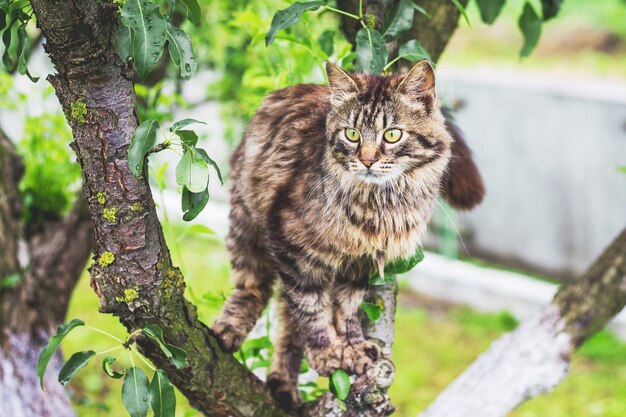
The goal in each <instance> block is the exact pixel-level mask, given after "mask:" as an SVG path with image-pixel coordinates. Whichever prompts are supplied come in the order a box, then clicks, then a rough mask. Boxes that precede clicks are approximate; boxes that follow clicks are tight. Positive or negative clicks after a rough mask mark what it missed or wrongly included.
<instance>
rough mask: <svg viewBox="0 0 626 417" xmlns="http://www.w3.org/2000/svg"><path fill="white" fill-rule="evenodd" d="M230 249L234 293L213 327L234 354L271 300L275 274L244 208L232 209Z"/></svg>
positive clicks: (221, 342) (228, 239)
mask: <svg viewBox="0 0 626 417" xmlns="http://www.w3.org/2000/svg"><path fill="white" fill-rule="evenodd" d="M230 224H231V226H230V230H229V234H228V238H227V246H228V250H229V252H230V255H231V266H232V273H231V274H232V275H231V276H232V278H233V280H234V282H235V290H234V291H233V293H232V294H231V296H230V297H229V298H228V300H226V303H225V304H224V307H223V309H222V312H221V313H220V315H219V317H218V318H217V319H216V320H215V322H214V323H213V325H212V326H211V330H213V332H214V333H215V335H216V336H217V337H218V339H219V341H220V344H221V345H222V348H223V349H224V350H226V351H228V352H234V351H236V350H237V349H239V347H240V346H241V343H243V341H244V339H245V338H246V336H247V335H248V333H249V332H250V330H252V328H253V327H254V325H255V323H256V322H257V320H258V319H259V317H260V316H261V313H263V309H264V308H265V306H266V305H267V303H268V301H269V299H270V297H271V296H272V286H273V283H274V281H275V278H276V271H275V270H274V268H273V267H272V265H271V262H270V260H269V257H268V256H267V254H266V251H265V249H264V247H263V246H262V245H261V243H260V241H261V237H260V236H259V235H258V231H257V230H258V229H257V228H255V227H254V225H253V224H251V222H250V217H249V216H246V213H245V211H244V209H243V208H242V207H241V206H238V205H233V207H232V209H231V214H230Z"/></svg>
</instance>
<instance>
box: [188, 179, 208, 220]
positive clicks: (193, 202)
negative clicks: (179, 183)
mask: <svg viewBox="0 0 626 417" xmlns="http://www.w3.org/2000/svg"><path fill="white" fill-rule="evenodd" d="M208 202H209V191H208V190H204V191H202V192H201V193H192V192H191V191H189V190H188V189H187V187H183V196H182V208H183V213H184V214H183V220H184V221H186V222H190V221H192V220H193V219H195V218H196V217H198V214H200V212H202V210H203V209H204V207H206V205H207V203H208Z"/></svg>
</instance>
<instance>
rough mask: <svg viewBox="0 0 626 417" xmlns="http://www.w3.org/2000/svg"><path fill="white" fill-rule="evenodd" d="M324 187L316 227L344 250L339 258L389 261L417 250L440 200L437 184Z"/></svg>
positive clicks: (314, 230) (341, 260)
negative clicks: (326, 189) (421, 189)
mask: <svg viewBox="0 0 626 417" xmlns="http://www.w3.org/2000/svg"><path fill="white" fill-rule="evenodd" d="M351 191H352V192H349V193H342V192H341V191H340V192H335V194H329V193H328V192H326V193H324V192H321V193H320V194H319V195H318V199H319V201H318V203H319V204H318V212H317V218H316V220H315V222H313V223H311V225H310V226H311V227H312V230H311V232H312V233H314V234H316V235H317V236H316V239H315V240H317V241H321V242H325V244H326V245H330V246H332V247H333V248H334V249H335V252H336V253H337V254H338V257H337V260H336V262H337V263H338V264H340V263H345V262H346V261H349V260H350V259H356V258H360V257H363V256H365V257H371V258H375V257H379V256H382V257H383V258H384V260H385V261H390V260H393V259H396V258H407V257H410V256H412V255H413V254H414V253H415V251H416V250H417V248H418V247H419V246H420V245H421V238H422V236H423V234H424V232H425V230H426V228H427V222H428V219H429V217H430V213H431V211H432V207H433V205H434V203H435V196H436V187H434V188H433V189H432V190H429V192H428V193H423V192H421V193H419V194H418V193H416V192H415V191H414V190H413V189H411V188H410V187H406V186H404V185H403V186H402V187H389V188H386V189H385V188H380V189H373V190H372V189H369V188H366V189H362V190H358V189H357V190H354V189H352V190H351Z"/></svg>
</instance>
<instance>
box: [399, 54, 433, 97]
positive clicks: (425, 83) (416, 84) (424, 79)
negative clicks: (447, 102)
mask: <svg viewBox="0 0 626 417" xmlns="http://www.w3.org/2000/svg"><path fill="white" fill-rule="evenodd" d="M398 92H401V93H405V94H408V95H411V96H417V97H435V71H434V70H433V66H432V65H430V62H428V61H426V60H424V61H420V62H418V63H417V64H415V65H414V66H413V68H411V70H410V71H409V72H408V73H407V74H406V75H405V76H404V78H403V79H402V81H400V84H399V85H398Z"/></svg>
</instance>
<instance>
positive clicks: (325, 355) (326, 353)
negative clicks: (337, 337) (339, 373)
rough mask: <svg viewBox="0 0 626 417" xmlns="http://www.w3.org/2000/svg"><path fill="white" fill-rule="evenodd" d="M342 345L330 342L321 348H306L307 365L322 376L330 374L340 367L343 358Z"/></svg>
mask: <svg viewBox="0 0 626 417" xmlns="http://www.w3.org/2000/svg"><path fill="white" fill-rule="evenodd" d="M343 349H344V347H343V345H342V344H341V343H332V344H331V345H329V346H328V347H325V348H321V349H308V350H307V354H306V356H307V360H308V361H309V365H311V367H312V368H313V369H315V370H316V371H317V373H318V374H320V375H322V376H330V375H331V374H332V373H333V372H335V371H336V370H337V369H339V368H341V363H342V359H343Z"/></svg>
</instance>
